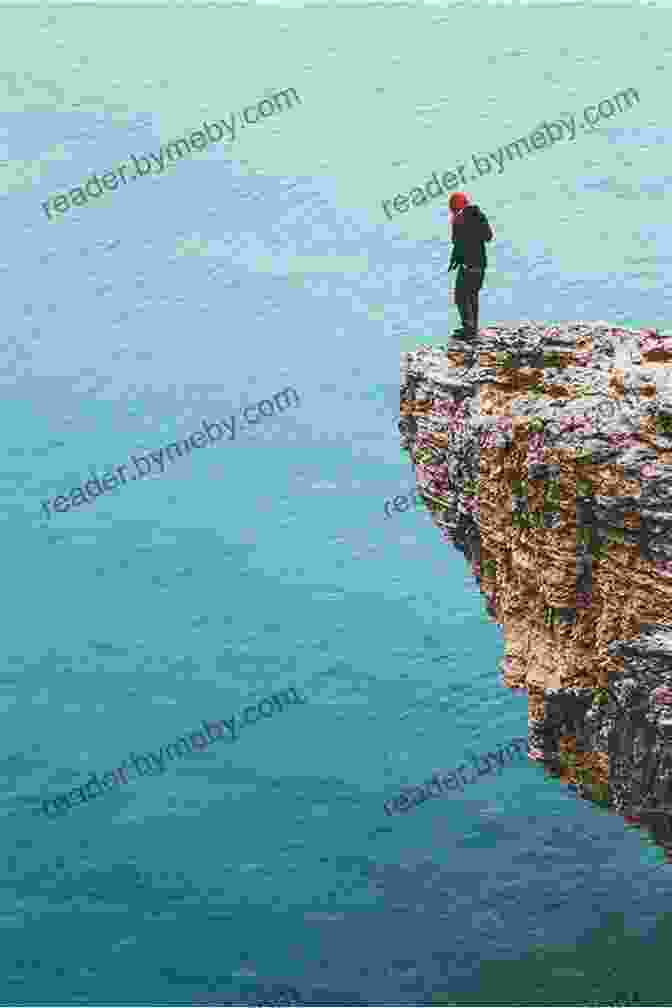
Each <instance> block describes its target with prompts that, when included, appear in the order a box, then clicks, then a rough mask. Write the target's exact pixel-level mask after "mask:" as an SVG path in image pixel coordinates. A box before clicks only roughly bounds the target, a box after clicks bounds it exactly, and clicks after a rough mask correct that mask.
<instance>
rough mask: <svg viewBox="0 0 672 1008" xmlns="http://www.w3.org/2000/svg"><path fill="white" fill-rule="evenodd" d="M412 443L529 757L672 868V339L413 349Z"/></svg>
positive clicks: (514, 335) (587, 330) (601, 333)
mask: <svg viewBox="0 0 672 1008" xmlns="http://www.w3.org/2000/svg"><path fill="white" fill-rule="evenodd" d="M400 414H401V419H400V421H399V429H400V434H401V439H402V446H403V448H405V449H406V450H407V451H408V452H409V454H410V457H411V460H412V462H413V464H414V466H415V478H416V483H417V487H418V491H419V492H420V494H421V495H422V497H423V498H424V501H425V503H426V506H427V507H428V509H429V510H430V511H431V512H432V517H433V520H434V522H435V524H436V525H437V526H438V528H439V530H440V533H441V535H442V537H443V539H444V541H445V542H446V543H448V544H450V545H452V546H454V547H456V548H457V549H459V550H460V551H461V552H463V553H464V555H465V557H466V559H467V561H468V563H469V564H470V565H471V569H472V572H473V574H474V577H475V578H476V581H477V583H478V584H479V586H480V590H481V592H482V594H483V595H484V596H485V602H486V608H487V611H488V613H489V615H490V616H491V617H492V618H493V619H494V620H495V621H496V622H497V623H498V624H499V625H500V626H501V627H502V630H503V634H504V654H505V657H504V659H503V662H502V667H501V672H502V681H503V683H504V685H506V686H507V687H509V688H513V689H524V690H526V692H527V696H528V723H529V754H530V758H531V759H534V760H539V761H541V762H542V763H543V764H544V766H545V768H546V770H547V772H548V773H549V774H552V775H554V776H560V778H561V779H562V780H563V781H565V782H566V783H568V784H571V785H573V786H574V787H575V788H576V789H577V791H578V794H579V795H580V796H581V797H584V798H588V799H589V800H592V801H595V802H598V803H600V804H602V805H604V806H607V807H610V808H612V809H615V810H617V811H618V812H620V813H621V814H622V815H624V816H625V817H626V818H627V819H628V820H629V821H631V822H635V823H640V824H642V825H646V826H648V827H649V828H650V829H651V830H652V831H653V833H654V836H655V838H656V840H657V842H659V843H661V844H662V846H663V847H664V848H665V850H666V853H668V856H669V857H671V858H672V334H670V335H667V336H665V335H663V334H658V333H656V332H653V331H651V330H626V329H619V328H613V327H610V326H608V325H606V324H602V323H595V324H588V323H583V322H576V323H571V324H566V325H562V326H553V327H550V328H549V327H544V326H539V325H535V324H533V323H524V324H521V325H520V326H519V327H517V328H515V329H514V328H506V327H503V326H493V327H491V328H489V329H482V330H481V332H480V334H479V340H478V344H477V345H476V346H475V347H473V348H471V347H468V346H467V345H465V344H464V343H459V342H457V341H449V343H448V344H447V345H446V346H445V349H444V348H438V347H434V348H432V347H430V346H422V347H420V348H419V349H417V350H416V351H414V352H411V353H404V354H403V355H402V368H401V408H400Z"/></svg>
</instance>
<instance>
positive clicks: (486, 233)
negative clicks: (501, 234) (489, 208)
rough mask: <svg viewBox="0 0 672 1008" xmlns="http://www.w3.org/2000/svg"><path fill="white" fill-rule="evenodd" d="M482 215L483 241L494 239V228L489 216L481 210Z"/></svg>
mask: <svg viewBox="0 0 672 1008" xmlns="http://www.w3.org/2000/svg"><path fill="white" fill-rule="evenodd" d="M480 217H481V229H482V235H483V241H492V239H493V237H494V236H493V233H492V228H491V227H490V223H489V221H488V218H487V217H486V216H485V214H484V213H483V211H482V210H481V211H480Z"/></svg>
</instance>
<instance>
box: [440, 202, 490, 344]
mask: <svg viewBox="0 0 672 1008" xmlns="http://www.w3.org/2000/svg"><path fill="white" fill-rule="evenodd" d="M448 206H449V207H450V211H451V214H452V222H453V235H452V238H453V254H452V256H451V258H450V266H449V267H448V272H449V273H450V271H451V270H453V269H455V268H456V267H459V269H458V271H457V280H456V282H455V304H456V305H457V310H458V311H459V313H460V319H461V321H462V328H461V329H458V330H456V332H455V333H454V335H455V336H457V337H459V338H460V339H463V340H467V341H470V342H472V341H475V340H476V339H477V338H478V292H479V291H480V289H481V287H482V286H483V277H484V275H485V270H486V267H487V265H488V262H487V259H486V256H485V242H486V241H491V240H492V231H491V229H490V225H489V224H488V219H487V217H486V216H485V214H484V213H483V211H482V210H481V209H480V208H479V207H477V206H475V205H474V204H471V203H470V202H469V198H468V196H466V195H465V193H461V192H458V193H453V195H452V196H451V197H450V200H449V201H448Z"/></svg>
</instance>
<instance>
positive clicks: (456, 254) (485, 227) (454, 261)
mask: <svg viewBox="0 0 672 1008" xmlns="http://www.w3.org/2000/svg"><path fill="white" fill-rule="evenodd" d="M491 240H492V231H491V229H490V225H489V224H488V218H487V217H486V216H485V214H484V213H483V211H482V210H481V208H480V207H477V206H475V205H474V204H472V203H470V204H469V205H468V206H466V207H465V208H464V210H463V211H462V213H461V214H460V215H459V216H458V217H456V218H455V220H454V221H453V254H452V256H451V257H450V266H449V267H448V272H450V270H452V269H455V267H456V266H479V267H480V268H481V269H485V268H486V266H487V265H488V260H487V258H486V255H485V242H486V241H491Z"/></svg>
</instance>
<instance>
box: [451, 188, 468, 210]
mask: <svg viewBox="0 0 672 1008" xmlns="http://www.w3.org/2000/svg"><path fill="white" fill-rule="evenodd" d="M468 204H469V197H468V196H467V194H466V193H463V192H456V193H453V195H452V196H451V197H450V199H449V200H448V206H449V207H450V211H451V213H459V212H460V210H464V208H465V207H466V206H467V205H468Z"/></svg>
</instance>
